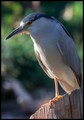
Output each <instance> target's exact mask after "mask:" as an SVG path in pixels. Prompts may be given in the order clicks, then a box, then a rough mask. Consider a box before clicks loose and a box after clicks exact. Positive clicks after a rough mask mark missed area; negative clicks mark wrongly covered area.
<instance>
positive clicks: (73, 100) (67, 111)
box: [30, 88, 83, 119]
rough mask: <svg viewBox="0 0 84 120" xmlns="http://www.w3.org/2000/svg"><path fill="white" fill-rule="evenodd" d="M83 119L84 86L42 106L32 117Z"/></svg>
mask: <svg viewBox="0 0 84 120" xmlns="http://www.w3.org/2000/svg"><path fill="white" fill-rule="evenodd" d="M64 118H66V119H67V118H68V119H72V118H73V119H77V118H78V119H81V118H83V88H80V89H77V90H74V91H72V92H71V93H67V94H65V95H63V96H62V98H58V99H57V100H55V101H53V102H52V105H51V107H50V106H49V104H47V105H46V106H44V107H41V108H40V109H39V110H37V111H36V112H35V113H34V114H33V115H31V116H30V119H64Z"/></svg>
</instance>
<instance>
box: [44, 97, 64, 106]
mask: <svg viewBox="0 0 84 120" xmlns="http://www.w3.org/2000/svg"><path fill="white" fill-rule="evenodd" d="M60 97H62V96H61V95H57V96H56V97H55V98H53V99H52V100H50V101H49V102H48V103H46V104H43V105H42V107H43V106H46V105H47V104H49V105H50V106H51V104H52V102H53V101H54V100H56V99H58V98H60Z"/></svg>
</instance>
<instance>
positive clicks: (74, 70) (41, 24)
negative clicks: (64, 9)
mask: <svg viewBox="0 0 84 120" xmlns="http://www.w3.org/2000/svg"><path fill="white" fill-rule="evenodd" d="M19 33H26V34H30V36H31V39H32V40H33V43H34V50H35V54H36V57H37V60H38V62H39V64H40V65H41V67H42V68H43V70H44V71H45V73H46V74H47V75H48V76H49V77H50V78H52V79H54V80H55V87H56V96H55V98H54V99H52V100H50V102H49V103H50V105H51V102H52V101H53V100H55V99H57V98H59V97H61V96H60V95H59V92H58V82H57V81H59V83H60V85H61V86H62V88H63V89H64V90H65V91H66V92H67V93H68V92H71V91H72V90H75V89H78V88H79V87H81V80H82V76H81V64H80V58H79V56H78V53H77V50H76V47H75V44H74V42H73V40H72V38H71V36H70V34H69V33H68V31H67V30H66V28H65V27H64V26H63V25H62V23H61V22H59V21H58V20H57V19H56V18H54V17H52V16H49V15H47V14H45V13H41V12H35V13H31V14H29V15H27V16H26V17H25V18H24V19H23V20H22V21H21V23H20V27H18V28H17V29H15V30H14V31H13V32H12V33H10V34H9V35H8V36H7V37H6V39H8V38H10V37H12V36H14V35H17V34H19Z"/></svg>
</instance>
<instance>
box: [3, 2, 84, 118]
mask: <svg viewBox="0 0 84 120" xmlns="http://www.w3.org/2000/svg"><path fill="white" fill-rule="evenodd" d="M39 11H40V12H44V13H47V14H49V15H51V16H54V17H56V18H57V19H58V20H59V21H60V22H61V23H63V24H64V26H65V27H66V28H67V30H68V31H69V33H70V34H71V36H72V38H73V40H74V42H75V45H76V48H77V51H78V54H79V57H80V59H81V71H82V74H83V2H82V1H1V118H2V119H4V118H6V119H12V118H16V119H18V118H25V119H28V118H29V117H30V115H31V114H32V113H34V112H35V111H36V110H37V109H38V108H40V106H41V105H42V104H44V103H46V102H48V101H49V100H50V99H52V98H53V97H54V94H55V90H54V89H55V87H54V86H55V85H54V80H52V79H50V78H49V77H48V76H47V75H46V74H45V73H44V72H43V70H42V68H41V67H40V65H39V63H38V62H37V59H36V57H35V53H34V47H33V42H32V40H31V38H30V36H29V35H26V34H24V35H17V36H14V37H12V38H10V39H8V40H5V38H6V37H7V36H8V35H9V34H10V33H11V32H12V31H13V30H14V29H16V28H17V27H18V26H19V25H20V21H21V20H22V19H23V18H24V17H25V16H26V15H28V14H30V13H32V12H39ZM59 93H60V94H61V95H63V94H64V93H65V92H64V91H63V89H62V88H61V87H60V85H59Z"/></svg>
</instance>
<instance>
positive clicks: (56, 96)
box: [42, 77, 62, 106]
mask: <svg viewBox="0 0 84 120" xmlns="http://www.w3.org/2000/svg"><path fill="white" fill-rule="evenodd" d="M54 79H55V89H56V90H55V91H56V95H55V98H53V99H52V100H50V101H49V102H48V103H49V105H50V106H51V103H52V102H53V101H54V100H56V99H58V98H60V97H62V96H61V95H59V91H58V81H57V78H56V77H54ZM48 103H46V104H48ZM46 104H43V105H42V106H45V105H46Z"/></svg>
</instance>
